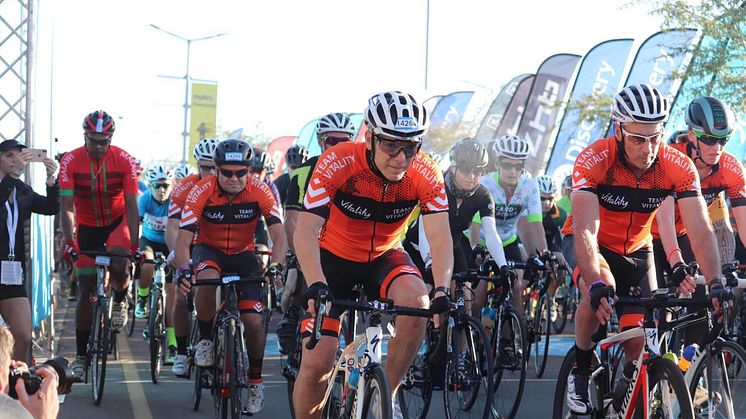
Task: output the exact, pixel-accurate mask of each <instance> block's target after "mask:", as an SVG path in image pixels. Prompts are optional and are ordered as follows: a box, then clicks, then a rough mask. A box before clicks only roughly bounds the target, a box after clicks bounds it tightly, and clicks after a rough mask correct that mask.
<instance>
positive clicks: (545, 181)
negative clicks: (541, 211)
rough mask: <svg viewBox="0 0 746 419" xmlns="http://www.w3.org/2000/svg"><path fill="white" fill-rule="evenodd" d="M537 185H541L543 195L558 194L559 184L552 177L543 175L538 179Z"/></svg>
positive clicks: (540, 191)
mask: <svg viewBox="0 0 746 419" xmlns="http://www.w3.org/2000/svg"><path fill="white" fill-rule="evenodd" d="M536 184H537V185H539V193H540V194H541V195H554V194H555V193H556V192H557V183H556V182H555V181H554V179H552V177H551V176H547V175H541V176H539V177H537V178H536Z"/></svg>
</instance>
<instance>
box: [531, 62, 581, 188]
mask: <svg viewBox="0 0 746 419" xmlns="http://www.w3.org/2000/svg"><path fill="white" fill-rule="evenodd" d="M578 61H580V55H575V54H555V55H552V56H551V57H549V58H547V59H546V60H544V62H543V63H541V65H540V66H539V69H538V70H537V71H536V77H535V78H534V84H533V85H532V86H531V93H529V95H528V102H527V103H526V110H525V111H524V112H523V116H522V117H521V123H520V124H519V125H518V136H520V137H522V138H525V139H526V141H527V142H528V144H529V153H530V157H531V158H529V159H528V160H527V161H526V171H527V172H528V173H530V174H531V175H533V176H536V175H537V174H538V173H539V171H540V170H541V169H542V168H543V167H544V160H545V157H546V154H547V149H548V148H549V139H550V137H551V135H552V132H553V131H554V125H555V123H556V122H557V115H558V114H559V110H560V107H559V104H560V103H562V102H564V100H565V93H566V92H567V86H568V85H569V84H570V78H571V77H572V75H573V73H575V67H577V65H578Z"/></svg>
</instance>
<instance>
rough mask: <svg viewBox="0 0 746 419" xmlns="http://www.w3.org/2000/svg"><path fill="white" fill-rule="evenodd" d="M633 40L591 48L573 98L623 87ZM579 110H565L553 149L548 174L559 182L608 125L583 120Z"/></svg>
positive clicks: (608, 42) (582, 63) (578, 78)
mask: <svg viewBox="0 0 746 419" xmlns="http://www.w3.org/2000/svg"><path fill="white" fill-rule="evenodd" d="M633 42H634V41H633V40H632V39H612V40H608V41H605V42H602V43H600V44H598V45H596V46H595V47H593V48H591V50H590V51H588V53H587V54H586V55H585V58H583V61H582V62H581V63H580V69H579V70H578V75H577V76H576V77H575V84H574V85H573V88H572V96H571V100H572V101H576V100H580V99H582V98H583V97H588V96H593V95H613V94H615V93H616V92H617V91H618V90H619V84H620V83H621V81H622V74H623V72H624V66H625V65H626V64H627V59H628V57H629V53H630V50H631V49H632V43H633ZM579 113H580V112H579V111H578V110H571V111H568V112H566V113H565V115H564V117H563V118H562V123H561V124H560V128H559V131H558V133H557V139H556V140H555V143H554V147H553V148H552V153H551V156H550V158H549V164H548V166H547V170H546V173H547V174H548V175H550V176H552V177H554V178H555V179H556V180H557V181H558V182H562V180H564V178H565V177H566V176H567V175H569V174H570V173H572V168H573V165H574V164H575V158H576V157H577V156H578V154H579V153H580V152H581V151H582V150H583V149H584V148H585V147H587V146H588V145H589V144H590V143H592V142H593V141H595V140H597V139H599V138H601V136H602V135H603V134H604V129H605V128H606V121H605V120H604V121H598V120H596V121H584V122H583V123H579V121H578V116H579Z"/></svg>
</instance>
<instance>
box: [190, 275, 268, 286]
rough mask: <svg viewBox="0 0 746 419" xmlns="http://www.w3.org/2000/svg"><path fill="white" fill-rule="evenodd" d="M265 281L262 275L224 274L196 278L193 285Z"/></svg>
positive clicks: (257, 282)
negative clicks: (218, 276)
mask: <svg viewBox="0 0 746 419" xmlns="http://www.w3.org/2000/svg"><path fill="white" fill-rule="evenodd" d="M262 282H264V277H262V276H246V277H244V276H238V275H223V276H222V277H220V278H205V279H196V280H195V281H194V282H193V283H192V286H193V287H194V286H197V287H204V286H221V285H230V284H237V285H238V284H259V283H262Z"/></svg>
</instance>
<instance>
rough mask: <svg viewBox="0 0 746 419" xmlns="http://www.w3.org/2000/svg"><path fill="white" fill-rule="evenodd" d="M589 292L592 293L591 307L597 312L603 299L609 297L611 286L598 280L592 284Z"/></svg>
mask: <svg viewBox="0 0 746 419" xmlns="http://www.w3.org/2000/svg"><path fill="white" fill-rule="evenodd" d="M612 290H613V288H612ZM588 294H589V295H590V303H591V308H592V309H593V311H594V312H595V311H596V310H598V307H599V306H600V305H601V299H602V298H608V297H609V286H608V285H606V284H605V283H603V282H601V281H596V282H594V283H593V285H591V288H590V289H589V290H588Z"/></svg>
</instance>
